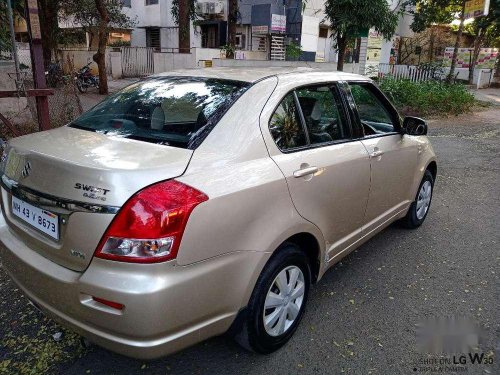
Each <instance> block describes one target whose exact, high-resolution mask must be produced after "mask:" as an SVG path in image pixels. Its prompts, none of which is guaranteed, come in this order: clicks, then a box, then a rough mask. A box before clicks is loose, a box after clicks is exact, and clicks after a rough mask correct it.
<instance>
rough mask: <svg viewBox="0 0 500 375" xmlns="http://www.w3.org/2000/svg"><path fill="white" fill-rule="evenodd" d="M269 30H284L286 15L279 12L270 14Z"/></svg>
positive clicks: (280, 31) (282, 31)
mask: <svg viewBox="0 0 500 375" xmlns="http://www.w3.org/2000/svg"><path fill="white" fill-rule="evenodd" d="M271 31H276V32H279V33H284V32H286V16H282V15H279V14H272V15H271Z"/></svg>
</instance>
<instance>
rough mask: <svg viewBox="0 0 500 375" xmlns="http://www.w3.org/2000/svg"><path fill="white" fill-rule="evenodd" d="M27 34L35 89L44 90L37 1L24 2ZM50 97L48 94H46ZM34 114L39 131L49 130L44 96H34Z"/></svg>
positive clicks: (46, 104) (47, 100)
mask: <svg viewBox="0 0 500 375" xmlns="http://www.w3.org/2000/svg"><path fill="white" fill-rule="evenodd" d="M25 4H26V12H27V16H28V17H26V18H27V19H26V20H27V23H28V34H29V37H30V50H31V69H32V70H33V81H34V83H35V89H46V88H47V84H46V82H45V66H44V63H43V49H42V33H41V31H40V19H39V18H38V0H26V2H25ZM48 95H50V94H48ZM35 99H36V112H37V115H38V125H39V127H40V130H49V129H50V115H49V98H48V97H47V96H46V95H41V96H35Z"/></svg>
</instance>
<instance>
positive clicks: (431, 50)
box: [429, 26, 436, 62]
mask: <svg viewBox="0 0 500 375" xmlns="http://www.w3.org/2000/svg"><path fill="white" fill-rule="evenodd" d="M435 38H436V31H435V30H434V27H433V26H431V35H429V62H433V61H434V39H435Z"/></svg>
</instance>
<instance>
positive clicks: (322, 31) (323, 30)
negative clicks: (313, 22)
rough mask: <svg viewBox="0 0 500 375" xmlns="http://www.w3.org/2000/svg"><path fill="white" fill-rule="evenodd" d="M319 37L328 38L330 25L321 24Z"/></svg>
mask: <svg viewBox="0 0 500 375" xmlns="http://www.w3.org/2000/svg"><path fill="white" fill-rule="evenodd" d="M319 37H320V38H328V26H320V27H319Z"/></svg>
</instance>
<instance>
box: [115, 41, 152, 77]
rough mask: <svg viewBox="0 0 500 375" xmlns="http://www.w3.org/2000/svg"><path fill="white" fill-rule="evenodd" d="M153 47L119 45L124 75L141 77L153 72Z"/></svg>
mask: <svg viewBox="0 0 500 375" xmlns="http://www.w3.org/2000/svg"><path fill="white" fill-rule="evenodd" d="M153 52H154V49H153V48H151V47H121V53H122V71H123V76H124V77H143V76H147V75H150V74H153V73H154V56H153Z"/></svg>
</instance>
